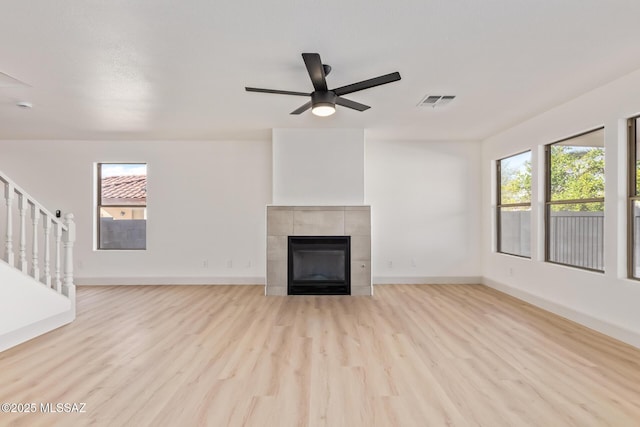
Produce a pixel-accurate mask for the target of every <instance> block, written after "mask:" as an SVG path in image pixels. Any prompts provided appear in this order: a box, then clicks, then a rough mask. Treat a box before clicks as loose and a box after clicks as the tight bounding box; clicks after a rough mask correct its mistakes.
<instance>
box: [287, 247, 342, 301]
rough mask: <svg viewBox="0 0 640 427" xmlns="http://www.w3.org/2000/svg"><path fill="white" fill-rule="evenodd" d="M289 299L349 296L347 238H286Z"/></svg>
mask: <svg viewBox="0 0 640 427" xmlns="http://www.w3.org/2000/svg"><path fill="white" fill-rule="evenodd" d="M287 252H288V261H287V265H288V268H287V272H288V274H287V278H288V279H287V282H288V284H287V291H288V292H287V293H288V294H289V295H350V294H351V238H350V236H289V239H288V251H287Z"/></svg>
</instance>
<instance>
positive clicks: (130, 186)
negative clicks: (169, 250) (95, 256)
mask: <svg viewBox="0 0 640 427" xmlns="http://www.w3.org/2000/svg"><path fill="white" fill-rule="evenodd" d="M97 166H98V168H97V173H98V180H97V181H98V204H97V209H98V224H97V231H98V239H97V241H98V249H121V250H141V249H146V248H147V165H146V164H145V163H98V165H97Z"/></svg>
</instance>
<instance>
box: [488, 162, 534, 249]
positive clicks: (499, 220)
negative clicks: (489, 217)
mask: <svg viewBox="0 0 640 427" xmlns="http://www.w3.org/2000/svg"><path fill="white" fill-rule="evenodd" d="M524 153H532V150H524V151H521V152H519V153H515V154H511V155H509V156H506V157H502V158H500V159H498V160H496V238H497V241H496V252H497V253H499V254H503V255H510V256H515V257H519V258H525V259H531V255H529V256H526V255H520V254H512V253H511V252H504V251H502V247H501V246H502V215H501V210H502V208H518V207H529V211H531V209H532V208H531V199H529V202H528V203H526V202H522V203H502V161H503V160H506V159H509V158H511V157H516V156H519V155H521V154H524ZM531 175H532V177H533V170H532V174H531Z"/></svg>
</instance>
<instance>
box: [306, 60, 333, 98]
mask: <svg viewBox="0 0 640 427" xmlns="http://www.w3.org/2000/svg"><path fill="white" fill-rule="evenodd" d="M302 59H304V65H306V66H307V71H308V72H309V77H311V83H313V88H314V89H315V90H319V91H322V92H325V91H326V90H327V80H326V79H325V77H326V76H325V74H324V67H323V66H322V61H321V60H320V55H318V54H317V53H303V54H302Z"/></svg>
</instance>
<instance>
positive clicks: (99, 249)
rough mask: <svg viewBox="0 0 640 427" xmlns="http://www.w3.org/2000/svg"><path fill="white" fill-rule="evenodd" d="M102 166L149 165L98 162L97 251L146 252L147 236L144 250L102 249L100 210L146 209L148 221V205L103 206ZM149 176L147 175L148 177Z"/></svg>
mask: <svg viewBox="0 0 640 427" xmlns="http://www.w3.org/2000/svg"><path fill="white" fill-rule="evenodd" d="M102 165H145V167H146V166H148V164H147V163H143V162H97V163H96V170H97V178H98V181H97V189H98V192H97V199H96V250H98V251H146V250H147V247H146V246H147V245H146V236H145V247H144V248H102V247H100V242H101V236H100V233H101V228H102V227H101V226H100V209H102V208H103V207H109V208H132V207H134V208H144V209H145V221H146V213H147V212H146V211H147V203H145V204H144V205H103V204H102ZM146 176H147V175H145V177H146Z"/></svg>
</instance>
